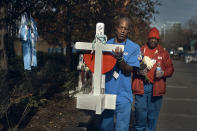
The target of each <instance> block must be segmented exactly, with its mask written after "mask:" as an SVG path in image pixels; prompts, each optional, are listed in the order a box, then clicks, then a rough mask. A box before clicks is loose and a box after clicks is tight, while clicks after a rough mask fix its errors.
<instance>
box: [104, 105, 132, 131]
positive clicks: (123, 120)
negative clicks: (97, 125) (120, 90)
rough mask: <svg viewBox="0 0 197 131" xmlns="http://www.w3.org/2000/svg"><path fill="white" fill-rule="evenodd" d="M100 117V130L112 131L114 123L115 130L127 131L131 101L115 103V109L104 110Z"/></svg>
mask: <svg viewBox="0 0 197 131" xmlns="http://www.w3.org/2000/svg"><path fill="white" fill-rule="evenodd" d="M101 117H102V121H101V131H114V125H115V131H129V124H130V117H131V103H124V104H120V105H116V110H115V111H114V110H104V112H103V113H102V116H101ZM114 118H115V119H114ZM115 121H116V122H115ZM114 122H115V123H116V124H114Z"/></svg>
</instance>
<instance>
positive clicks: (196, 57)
mask: <svg viewBox="0 0 197 131" xmlns="http://www.w3.org/2000/svg"><path fill="white" fill-rule="evenodd" d="M191 62H197V52H193V53H192V52H188V53H187V54H186V55H185V63H191Z"/></svg>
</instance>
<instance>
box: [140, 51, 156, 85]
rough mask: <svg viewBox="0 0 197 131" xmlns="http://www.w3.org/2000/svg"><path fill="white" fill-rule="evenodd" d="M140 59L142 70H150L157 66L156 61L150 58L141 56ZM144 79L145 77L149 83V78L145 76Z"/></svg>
mask: <svg viewBox="0 0 197 131" xmlns="http://www.w3.org/2000/svg"><path fill="white" fill-rule="evenodd" d="M138 59H139V60H140V70H144V69H146V68H147V69H148V70H150V69H151V68H152V67H153V65H154V64H155V61H153V60H152V59H151V58H149V57H148V56H144V55H140V57H139V58H138ZM144 77H145V81H146V82H149V79H148V76H144Z"/></svg>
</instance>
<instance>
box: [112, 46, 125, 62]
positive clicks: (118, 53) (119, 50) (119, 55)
mask: <svg viewBox="0 0 197 131" xmlns="http://www.w3.org/2000/svg"><path fill="white" fill-rule="evenodd" d="M112 53H113V54H114V56H115V58H116V59H117V60H118V61H119V60H121V59H122V57H123V51H122V48H119V47H116V49H115V50H112Z"/></svg>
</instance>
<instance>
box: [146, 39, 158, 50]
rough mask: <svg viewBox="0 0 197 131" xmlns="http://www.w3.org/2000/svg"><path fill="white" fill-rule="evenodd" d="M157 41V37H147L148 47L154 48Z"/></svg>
mask: <svg viewBox="0 0 197 131" xmlns="http://www.w3.org/2000/svg"><path fill="white" fill-rule="evenodd" d="M158 42H159V40H158V39H157V38H149V39H148V47H149V48H150V49H154V48H155V47H156V46H157V44H158Z"/></svg>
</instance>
